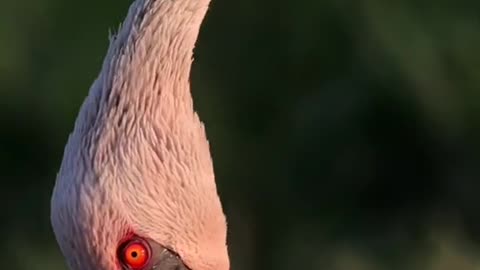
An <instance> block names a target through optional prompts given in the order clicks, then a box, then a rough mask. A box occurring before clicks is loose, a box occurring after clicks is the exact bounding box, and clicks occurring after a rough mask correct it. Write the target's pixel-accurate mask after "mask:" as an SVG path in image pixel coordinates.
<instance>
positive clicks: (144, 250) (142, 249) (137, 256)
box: [120, 240, 150, 270]
mask: <svg viewBox="0 0 480 270" xmlns="http://www.w3.org/2000/svg"><path fill="white" fill-rule="evenodd" d="M120 258H121V260H122V262H123V264H124V265H125V266H128V267H129V269H135V270H137V269H142V268H143V267H145V266H146V265H147V263H148V261H149V259H150V249H149V248H148V246H147V244H146V243H144V242H143V241H135V240H134V241H131V242H130V243H127V244H126V245H125V246H124V248H123V249H122V252H121V254H120Z"/></svg>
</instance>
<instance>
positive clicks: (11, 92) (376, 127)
mask: <svg viewBox="0 0 480 270" xmlns="http://www.w3.org/2000/svg"><path fill="white" fill-rule="evenodd" d="M130 3H131V0H82V1H65V0H24V1H7V0H1V5H0V6H1V8H0V179H1V180H2V181H1V185H0V188H1V189H0V197H1V198H2V201H3V208H2V209H3V212H2V214H1V218H2V219H1V222H0V226H1V227H0V238H1V241H0V247H1V250H2V252H0V258H2V265H3V266H2V267H7V268H8V269H13V270H17V269H18V270H37V269H38V270H40V269H50V270H57V269H66V267H65V265H64V262H63V258H62V257H61V254H60V252H59V250H58V248H57V246H56V243H55V240H54V237H53V234H52V231H51V228H50V223H49V201H50V194H51V189H52V186H53V184H54V181H55V176H56V172H57V170H58V168H59V165H60V161H61V157H62V154H63V147H64V144H65V142H66V140H67V137H68V134H69V132H70V131H71V130H72V128H73V123H74V120H75V118H76V114H77V112H78V109H79V106H80V104H81V103H82V101H83V98H84V97H85V96H86V94H87V91H88V89H89V87H90V84H91V83H92V82H93V80H94V78H95V77H96V76H97V74H98V72H99V70H100V67H101V63H102V60H103V57H104V55H105V52H106V50H107V47H108V38H107V37H108V29H116V28H117V27H118V25H119V23H120V22H121V21H122V19H123V18H124V16H125V14H126V12H127V9H128V6H129V5H130ZM479 10H480V2H478V1H473V0H457V1H425V0H424V1H420V0H411V1H407V0H405V1H383V0H366V1H349V0H341V1H338V0H316V1H308V0H297V1H293V0H290V1H284V0H275V1H274V0H261V1H259V0H242V1H227V0H214V1H213V3H212V6H211V9H210V12H209V14H208V16H207V19H206V21H205V23H204V25H203V28H202V31H201V35H200V39H199V41H198V45H197V47H196V50H195V58H196V62H195V63H194V67H193V73H192V83H193V93H194V97H195V103H196V107H197V109H198V111H199V113H200V115H201V117H202V119H203V120H204V121H205V123H206V126H207V132H208V136H209V138H210V141H211V144H212V154H213V158H214V162H215V170H216V175H217V181H218V188H219V192H220V194H221V196H222V201H223V204H224V207H225V211H226V214H227V216H228V220H229V243H230V254H231V261H232V269H233V270H242V269H245V270H247V269H249V270H254V269H259V270H260V269H262V270H264V269H276V270H287V269H329V270H352V269H354V270H357V269H358V270H363V269H372V270H376V269H413V270H415V269H419V270H420V269H422V270H442V269H445V270H454V269H455V270H463V269H465V270H469V269H480V236H479V235H480V212H479V205H480V181H479V180H480V53H479V51H480V11H479Z"/></svg>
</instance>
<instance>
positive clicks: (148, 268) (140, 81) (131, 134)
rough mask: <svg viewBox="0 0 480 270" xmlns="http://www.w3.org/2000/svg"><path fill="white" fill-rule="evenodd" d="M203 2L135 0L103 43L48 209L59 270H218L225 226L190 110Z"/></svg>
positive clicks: (222, 269)
mask: <svg viewBox="0 0 480 270" xmlns="http://www.w3.org/2000/svg"><path fill="white" fill-rule="evenodd" d="M208 4H209V0H136V1H134V2H133V3H132V5H131V7H130V9H129V13H128V15H127V17H126V19H125V21H124V23H123V24H122V27H121V29H120V30H119V32H118V34H117V35H116V36H114V37H112V38H111V43H110V47H109V50H108V52H107V56H106V57H105V60H104V63H103V67H102V70H101V72H100V75H99V76H98V78H97V79H96V80H95V81H94V83H93V85H92V86H91V88H90V91H89V95H88V96H87V98H86V100H85V102H84V103H83V105H82V107H81V109H80V112H79V115H78V117H77V120H76V122H75V127H74V130H73V132H72V134H71V135H70V137H69V139H68V142H67V145H66V147H65V151H64V156H63V160H62V164H61V167H60V171H59V173H58V175H57V179H56V183H55V187H54V190H53V194H52V201H51V222H52V227H53V231H54V234H55V237H56V240H57V242H58V245H59V247H60V250H61V251H62V253H63V255H64V257H65V258H66V262H67V264H68V267H69V269H70V270H153V269H155V270H174V269H178V270H182V269H190V270H228V269H229V258H228V251H227V245H226V231H227V228H226V219H225V216H224V213H223V210H222V205H221V202H220V199H219V197H218V194H217V189H216V184H215V176H214V170H213V164H212V159H211V155H210V150H209V143H208V140H207V137H206V134H205V130H204V126H203V123H202V122H201V121H200V119H199V117H198V115H197V114H196V112H195V111H194V109H193V101H192V96H191V93H190V85H189V75H190V74H189V73H190V68H191V63H192V51H193V47H194V44H195V42H196V39H197V36H198V32H199V28H200V24H201V22H202V20H203V18H204V16H205V14H206V11H207V8H208Z"/></svg>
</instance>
